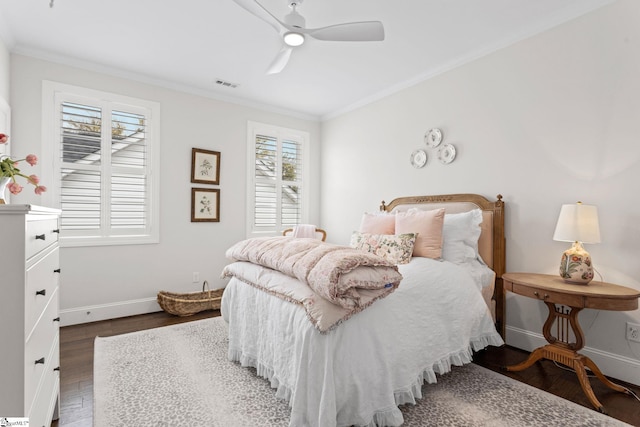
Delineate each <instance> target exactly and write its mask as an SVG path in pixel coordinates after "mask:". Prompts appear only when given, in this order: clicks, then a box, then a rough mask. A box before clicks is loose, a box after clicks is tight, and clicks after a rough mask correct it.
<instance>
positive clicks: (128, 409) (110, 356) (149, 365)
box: [94, 317, 627, 427]
mask: <svg viewBox="0 0 640 427" xmlns="http://www.w3.org/2000/svg"><path fill="white" fill-rule="evenodd" d="M422 390H423V396H424V397H423V398H422V399H421V400H419V402H418V404H417V405H403V406H402V407H401V410H402V412H403V415H404V418H405V424H404V426H427V425H428V426H491V427H495V426H505V427H506V426H509V427H514V426H594V427H596V426H598V427H600V426H627V424H624V423H621V422H619V421H618V420H615V419H613V418H610V417H607V416H605V415H602V414H600V413H598V412H596V411H593V410H590V409H588V408H584V407H582V406H579V405H576V404H574V403H572V402H569V401H567V400H564V399H561V398H558V397H556V396H553V395H551V394H549V393H546V392H544V391H540V390H538V389H536V388H533V387H530V386H528V385H526V384H522V383H519V382H517V381H515V380H512V379H510V378H508V377H506V376H503V375H500V374H499V373H496V372H493V371H490V370H488V369H485V368H482V367H480V366H477V365H474V364H469V365H465V366H463V367H454V368H453V370H452V371H451V372H450V373H448V374H446V375H442V376H439V377H438V383H437V384H425V385H424V386H423V389H422ZM288 423H289V408H288V405H287V403H286V402H284V401H282V400H278V399H276V397H275V391H274V390H273V389H271V387H270V385H269V382H268V381H266V380H264V379H262V378H260V377H258V376H256V374H255V370H254V369H250V368H243V367H241V366H240V365H238V364H237V363H233V362H229V361H228V360H227V325H226V323H225V322H224V320H223V319H222V318H220V317H215V318H211V319H205V320H198V321H194V322H187V323H181V324H178V325H173V326H166V327H163V328H156V329H150V330H146V331H140V332H134V333H130V334H125V335H118V336H113V337H108V338H96V341H95V355H94V426H95V427H107V426H109V427H115V426H128V427H130V426H136V427H143V426H153V427H157V426H172V427H175V426H199V427H201V426H204V427H216V426H220V427H223V426H224V427H235V426H237V427H247V426H265V427H267V426H268V427H277V426H288Z"/></svg>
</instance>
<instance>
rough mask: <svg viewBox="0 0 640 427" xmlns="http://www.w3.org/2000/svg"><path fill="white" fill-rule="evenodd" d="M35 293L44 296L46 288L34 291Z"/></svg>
mask: <svg viewBox="0 0 640 427" xmlns="http://www.w3.org/2000/svg"><path fill="white" fill-rule="evenodd" d="M36 295H42V296H45V295H47V290H46V289H43V290H41V291H36Z"/></svg>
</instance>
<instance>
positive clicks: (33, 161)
mask: <svg viewBox="0 0 640 427" xmlns="http://www.w3.org/2000/svg"><path fill="white" fill-rule="evenodd" d="M25 160H26V161H27V163H29V164H30V165H31V166H35V165H37V164H38V156H36V155H35V154H29V155H28V156H27V158H26V159H25Z"/></svg>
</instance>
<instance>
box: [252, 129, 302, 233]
mask: <svg viewBox="0 0 640 427" xmlns="http://www.w3.org/2000/svg"><path fill="white" fill-rule="evenodd" d="M258 135H265V136H269V137H273V138H276V139H277V140H278V144H277V145H278V147H279V150H280V151H279V152H278V166H277V170H281V161H282V157H283V156H282V151H281V147H282V140H285V139H286V140H289V141H294V142H296V143H299V144H300V145H301V147H302V159H301V164H302V179H301V180H300V181H299V184H298V185H299V186H300V187H301V188H302V197H301V208H300V219H301V223H307V222H309V203H310V200H311V198H310V195H309V189H310V187H311V185H310V176H311V173H310V166H311V154H310V134H309V132H305V131H301V130H297V129H290V128H286V127H282V126H276V125H271V124H265V123H259V122H253V121H248V123H247V224H246V236H247V237H258V236H275V235H281V234H282V232H283V231H284V230H285V229H286V228H289V227H290V226H283V225H282V211H281V209H280V208H277V213H276V225H275V227H273V228H266V227H261V228H256V227H255V222H256V221H255V205H256V203H255V201H256V176H255V164H256V137H257V136H258ZM283 182H287V181H285V180H283V179H282V176H281V174H278V176H277V177H276V180H275V183H276V188H280V187H281V184H282V183H283ZM276 194H277V202H276V203H277V205H278V206H280V207H281V202H280V197H281V193H280V192H277V193H276Z"/></svg>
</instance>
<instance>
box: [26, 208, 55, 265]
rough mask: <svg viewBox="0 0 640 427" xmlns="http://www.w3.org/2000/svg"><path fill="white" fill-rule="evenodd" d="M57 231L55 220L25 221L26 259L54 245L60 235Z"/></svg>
mask: <svg viewBox="0 0 640 427" xmlns="http://www.w3.org/2000/svg"><path fill="white" fill-rule="evenodd" d="M58 231H59V227H58V219H57V218H51V219H42V220H37V221H27V230H26V240H25V244H26V256H27V259H29V258H31V257H32V256H34V255H35V254H37V253H38V252H40V251H41V250H43V249H45V248H47V247H49V246H51V245H52V244H54V243H56V242H57V241H58V236H59V235H60V233H59V232H58Z"/></svg>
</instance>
